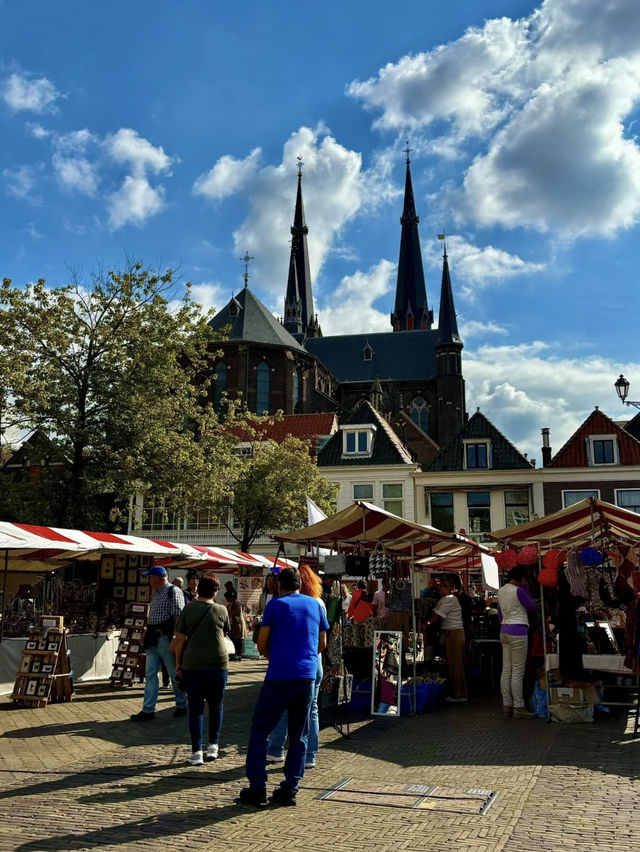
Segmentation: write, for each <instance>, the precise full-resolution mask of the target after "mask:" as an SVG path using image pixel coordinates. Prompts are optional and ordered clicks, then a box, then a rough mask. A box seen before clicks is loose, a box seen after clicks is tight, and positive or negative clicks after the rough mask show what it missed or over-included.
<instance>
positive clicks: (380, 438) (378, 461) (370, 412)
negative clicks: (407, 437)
mask: <svg viewBox="0 0 640 852" xmlns="http://www.w3.org/2000/svg"><path fill="white" fill-rule="evenodd" d="M343 425H344V426H369V425H374V426H375V427H376V434H375V438H374V441H373V449H372V453H371V455H370V456H365V457H362V456H356V457H351V458H349V457H344V456H343V454H342V430H338V431H337V432H336V433H335V435H333V436H332V437H331V438H330V439H329V440H328V441H327V443H326V444H325V445H324V447H323V448H322V449H321V450H320V452H319V453H318V467H353V466H356V467H362V466H363V465H388V464H409V465H410V464H413V463H414V462H413V460H412V459H411V455H410V454H409V452H408V451H407V450H406V449H405V447H404V446H403V444H402V442H401V441H400V438H398V436H397V435H396V433H395V432H394V431H393V429H392V428H391V426H390V425H389V424H388V423H387V421H386V420H385V419H384V417H382V416H381V415H380V414H379V413H378V412H377V411H376V410H375V408H374V407H373V406H372V405H371V403H370V402H368V401H367V400H362V402H361V403H360V404H359V405H358V407H357V408H356V409H355V411H354V412H353V413H352V414H350V415H349V417H348V418H347V419H346V420H345V421H344V423H343Z"/></svg>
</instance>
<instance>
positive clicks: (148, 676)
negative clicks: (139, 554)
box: [131, 565, 187, 722]
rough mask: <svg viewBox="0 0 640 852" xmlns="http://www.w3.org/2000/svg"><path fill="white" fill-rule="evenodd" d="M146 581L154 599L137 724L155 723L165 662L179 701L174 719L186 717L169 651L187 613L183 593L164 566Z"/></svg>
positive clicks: (148, 574) (184, 697) (153, 570)
mask: <svg viewBox="0 0 640 852" xmlns="http://www.w3.org/2000/svg"><path fill="white" fill-rule="evenodd" d="M143 577H148V578H149V585H150V586H151V588H152V589H153V597H152V599H151V606H150V607H149V620H148V621H147V631H146V633H145V637H144V648H145V652H146V655H147V664H146V668H145V673H144V674H145V684H144V701H143V704H142V710H141V711H140V712H139V713H134V714H133V715H132V716H131V719H132V720H133V721H134V722H146V721H147V720H149V719H155V717H156V714H155V709H156V702H157V700H158V672H159V671H160V666H161V664H162V663H163V662H164V664H165V666H166V667H167V671H168V672H169V677H170V678H171V685H172V686H173V692H174V695H175V697H176V709H175V710H174V711H173V715H174V716H186V715H187V693H186V692H185V691H184V690H183V689H181V688H180V687H179V686H178V684H177V682H176V664H175V659H174V657H173V655H172V654H171V653H170V651H169V644H170V642H171V638H172V637H173V629H174V627H175V623H176V620H177V618H178V616H179V615H180V613H181V612H182V610H183V609H184V595H183V594H182V590H181V589H179V588H178V587H177V586H174V585H172V584H171V583H169V581H168V579H167V570H166V568H163V566H162V565H154V566H153V568H151V569H150V570H149V571H147V572H146V573H145V574H143Z"/></svg>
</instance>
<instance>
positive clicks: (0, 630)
mask: <svg viewBox="0 0 640 852" xmlns="http://www.w3.org/2000/svg"><path fill="white" fill-rule="evenodd" d="M8 572H9V551H8V550H5V552H4V575H3V577H2V611H1V612H0V645H1V644H2V637H3V636H4V616H5V613H6V611H7V574H8Z"/></svg>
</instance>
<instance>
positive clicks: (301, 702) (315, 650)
mask: <svg viewBox="0 0 640 852" xmlns="http://www.w3.org/2000/svg"><path fill="white" fill-rule="evenodd" d="M278 586H279V597H277V598H273V599H272V600H270V601H269V603H268V604H267V606H266V608H265V611H264V615H263V618H262V625H261V626H260V633H259V635H258V650H259V651H260V653H261V654H262V656H263V657H266V658H267V660H269V666H268V668H267V674H266V676H265V679H264V683H263V684H262V689H261V690H260V695H259V696H258V701H257V704H256V707H255V710H254V712H253V720H252V722H251V733H250V735H249V748H248V750H247V763H246V773H247V778H248V779H249V786H248V787H245V789H243V790H241V791H240V801H241V802H244V803H245V804H249V805H255V806H256V807H264V806H265V805H266V804H267V790H266V784H267V742H268V740H269V734H270V733H271V731H272V730H273V729H274V728H275V726H276V725H277V723H278V722H279V721H280V717H281V716H282V713H283V712H284V711H285V710H287V711H288V714H289V730H288V733H289V749H288V751H287V756H286V759H285V762H284V781H283V782H282V784H281V785H280V787H278V788H276V790H274V792H273V794H272V801H273V802H274V803H276V804H280V805H295V803H296V793H297V792H298V784H299V782H300V779H301V778H302V776H303V775H304V764H305V756H306V753H307V740H308V734H309V708H310V706H311V701H312V699H313V687H314V683H315V678H316V671H317V665H318V654H319V653H320V652H321V651H323V650H324V648H325V646H326V644H327V634H326V631H327V630H329V622H328V621H327V617H326V615H325V614H324V611H323V609H322V607H321V606H320V604H319V603H318V601H317V600H316V599H315V598H311V597H308V596H307V595H301V594H300V591H299V590H300V572H299V571H298V569H297V568H283V569H282V571H280V574H279V575H278Z"/></svg>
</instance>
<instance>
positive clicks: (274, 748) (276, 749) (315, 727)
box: [267, 654, 322, 763]
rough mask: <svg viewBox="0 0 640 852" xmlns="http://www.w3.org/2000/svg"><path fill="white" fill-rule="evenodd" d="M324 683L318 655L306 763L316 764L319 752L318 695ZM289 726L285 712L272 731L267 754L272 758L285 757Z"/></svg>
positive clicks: (287, 715)
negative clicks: (285, 742)
mask: <svg viewBox="0 0 640 852" xmlns="http://www.w3.org/2000/svg"><path fill="white" fill-rule="evenodd" d="M321 681H322V655H321V654H318V668H317V670H316V680H315V684H314V686H313V699H312V701H311V707H310V708H309V738H308V743H307V754H306V757H305V763H315V762H316V754H317V752H318V744H319V741H320V720H319V719H318V693H319V691H320V682H321ZM288 725H289V714H288V713H287V711H286V710H285V711H284V713H283V714H282V716H281V717H280V721H279V722H278V724H277V725H276V726H275V728H274V729H273V731H271V736H270V737H269V744H268V746H267V754H269V755H271V756H272V757H279V758H282V757H283V756H284V741H285V740H286V738H287V727H288Z"/></svg>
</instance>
